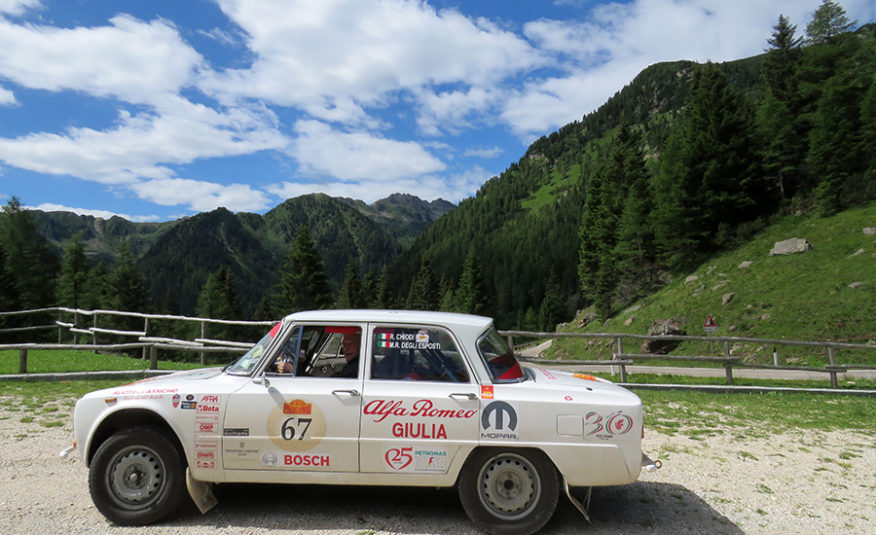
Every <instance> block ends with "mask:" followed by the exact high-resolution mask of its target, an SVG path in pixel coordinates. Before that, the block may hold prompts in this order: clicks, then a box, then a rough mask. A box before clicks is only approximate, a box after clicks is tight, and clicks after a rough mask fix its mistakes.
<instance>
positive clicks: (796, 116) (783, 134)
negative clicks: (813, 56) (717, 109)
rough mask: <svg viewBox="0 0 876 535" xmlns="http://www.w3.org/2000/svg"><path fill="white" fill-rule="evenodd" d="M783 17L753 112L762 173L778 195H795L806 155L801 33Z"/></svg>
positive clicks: (764, 64) (762, 70)
mask: <svg viewBox="0 0 876 535" xmlns="http://www.w3.org/2000/svg"><path fill="white" fill-rule="evenodd" d="M796 31H797V27H796V26H794V25H792V24H791V23H790V21H789V20H788V18H787V17H785V16H783V15H779V22H778V23H777V24H776V25H775V26H773V34H772V36H771V37H770V38H769V39H768V40H767V42H768V43H769V44H770V47H771V48H769V49H767V54H766V57H765V58H764V62H763V66H762V68H761V73H762V76H763V79H764V81H765V82H766V85H767V93H766V96H765V97H764V100H763V101H762V103H761V105H760V107H759V108H758V112H757V131H758V135H759V137H760V146H761V147H762V149H761V155H762V158H763V166H764V174H765V175H766V176H767V177H768V178H769V179H770V180H771V181H772V182H773V183H774V184H775V187H776V189H777V190H778V194H779V197H780V198H781V199H783V200H784V199H788V198H791V197H793V196H794V195H795V193H796V191H797V185H798V183H799V181H800V175H801V173H802V170H801V165H802V163H803V159H804V158H805V155H806V135H805V123H803V122H802V119H801V111H802V100H801V95H800V89H799V80H798V70H799V68H800V43H801V42H802V38H801V37H796V36H795V33H796Z"/></svg>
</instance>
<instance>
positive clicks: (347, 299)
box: [337, 259, 366, 308]
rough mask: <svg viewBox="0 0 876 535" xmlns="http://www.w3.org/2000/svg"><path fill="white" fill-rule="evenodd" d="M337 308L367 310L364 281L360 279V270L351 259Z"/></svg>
mask: <svg viewBox="0 0 876 535" xmlns="http://www.w3.org/2000/svg"><path fill="white" fill-rule="evenodd" d="M337 306H338V308H365V306H366V303H365V294H364V291H363V288H362V281H361V279H360V278H359V269H358V268H357V267H356V261H355V260H352V259H351V260H350V261H349V262H348V263H347V271H346V273H345V275H344V282H343V283H342V284H341V291H340V293H339V295H338V301H337Z"/></svg>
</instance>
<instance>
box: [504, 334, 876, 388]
mask: <svg viewBox="0 0 876 535" xmlns="http://www.w3.org/2000/svg"><path fill="white" fill-rule="evenodd" d="M500 333H501V334H502V335H503V336H506V337H507V338H508V343H509V344H510V345H511V346H512V347H513V346H514V337H515V336H518V337H525V338H540V339H557V338H607V339H611V340H613V341H614V347H615V351H614V352H612V358H611V360H608V359H606V360H552V361H538V362H544V363H555V364H574V365H588V366H612V367H617V368H618V369H619V370H620V377H621V382H622V383H626V382H627V366H630V365H633V364H635V363H636V362H637V361H639V362H643V361H655V360H659V361H670V362H672V361H675V362H680V363H685V362H704V363H710V364H716V365H719V366H722V367H723V368H724V373H725V377H726V382H727V384H728V385H732V384H733V369H734V368H737V369H738V368H757V369H772V370H800V371H808V372H817V373H825V374H827V375H828V376H829V377H830V385H831V386H832V387H833V388H837V386H838V381H837V374H839V373H845V372H847V371H849V370H876V366H874V365H864V364H851V363H846V364H842V363H839V362H837V361H836V351H837V350H838V349H849V350H864V351H870V352H873V354H874V356H876V345H874V344H849V343H844V342H806V341H797V340H772V339H765V338H747V337H739V336H687V335H644V334H630V333H546V332H529V331H501V332H500ZM624 340H639V341H644V340H677V341H689V342H690V341H701V342H709V343H710V345H711V344H714V343H718V344H720V346H721V347H722V348H723V353H722V354H721V355H656V354H650V353H634V352H630V353H628V352H626V351H625V350H624ZM736 343H753V344H760V345H764V346H772V347H774V348H775V347H781V346H792V347H811V348H818V349H819V351H821V352H824V353H826V354H827V362H826V363H825V365H824V366H823V367H817V366H792V365H784V364H780V363H779V361H778V353H777V352H776V351H774V352H773V364H752V363H746V362H743V361H742V358H741V357H738V356H733V355H731V354H730V344H736ZM533 360H535V359H533ZM873 360H874V361H876V359H873Z"/></svg>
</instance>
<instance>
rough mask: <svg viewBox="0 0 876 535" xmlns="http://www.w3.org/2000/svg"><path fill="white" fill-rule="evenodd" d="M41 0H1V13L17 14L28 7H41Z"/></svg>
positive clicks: (22, 12)
mask: <svg viewBox="0 0 876 535" xmlns="http://www.w3.org/2000/svg"><path fill="white" fill-rule="evenodd" d="M39 5H40V0H0V13H7V14H9V15H13V16H17V15H22V14H24V12H25V11H27V10H28V9H33V8H36V7H39Z"/></svg>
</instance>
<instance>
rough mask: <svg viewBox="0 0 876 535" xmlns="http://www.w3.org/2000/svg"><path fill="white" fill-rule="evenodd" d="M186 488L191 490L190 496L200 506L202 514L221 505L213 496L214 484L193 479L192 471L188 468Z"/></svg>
mask: <svg viewBox="0 0 876 535" xmlns="http://www.w3.org/2000/svg"><path fill="white" fill-rule="evenodd" d="M186 488H187V489H189V496H191V497H192V501H193V502H195V505H196V506H198V510H199V511H201V514H204V513H206V512H207V511H209V510H210V509H212V508H213V507H215V506H216V504H217V503H219V500H217V499H216V496H214V495H213V484H212V483H208V482H206V481H198V480H197V479H195V478H193V477H192V471H191V470H189V469H188V468H186Z"/></svg>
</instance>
